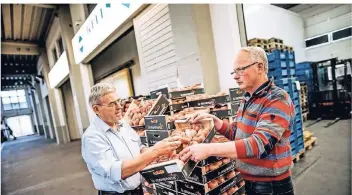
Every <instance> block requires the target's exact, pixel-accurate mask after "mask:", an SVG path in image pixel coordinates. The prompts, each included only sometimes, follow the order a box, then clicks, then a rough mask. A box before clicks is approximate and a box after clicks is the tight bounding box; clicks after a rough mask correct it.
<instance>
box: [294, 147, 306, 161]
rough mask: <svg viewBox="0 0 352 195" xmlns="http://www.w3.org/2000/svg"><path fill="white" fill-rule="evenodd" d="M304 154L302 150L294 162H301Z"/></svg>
mask: <svg viewBox="0 0 352 195" xmlns="http://www.w3.org/2000/svg"><path fill="white" fill-rule="evenodd" d="M304 153H305V150H304V149H302V150H301V151H300V152H298V153H297V154H296V156H294V157H293V159H292V161H293V162H294V163H297V162H299V161H300V160H301V159H302V158H303V157H304Z"/></svg>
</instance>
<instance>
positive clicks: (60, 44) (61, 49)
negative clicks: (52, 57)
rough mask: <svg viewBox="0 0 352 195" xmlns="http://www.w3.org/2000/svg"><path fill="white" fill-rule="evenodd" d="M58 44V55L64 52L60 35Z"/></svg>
mask: <svg viewBox="0 0 352 195" xmlns="http://www.w3.org/2000/svg"><path fill="white" fill-rule="evenodd" d="M58 44H59V48H60V56H61V54H62V53H64V51H65V50H64V43H63V42H62V37H60V39H59V41H58Z"/></svg>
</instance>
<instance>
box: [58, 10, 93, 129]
mask: <svg viewBox="0 0 352 195" xmlns="http://www.w3.org/2000/svg"><path fill="white" fill-rule="evenodd" d="M82 15H83V14H82V13H81V11H77V12H74V13H73V16H74V18H82V17H83V16H82ZM82 19H84V18H82ZM84 20H85V19H84ZM59 22H60V29H61V35H62V40H63V42H64V45H65V50H66V55H67V59H68V64H69V68H70V82H71V88H72V94H73V102H74V106H75V111H76V112H75V115H76V119H77V120H76V121H77V124H78V129H79V133H80V134H81V135H82V134H83V132H84V131H85V130H86V129H87V128H88V126H89V125H90V121H91V117H90V114H89V112H91V109H90V107H89V106H88V94H89V91H90V88H91V86H92V85H93V76H92V71H91V67H90V65H83V64H76V63H75V60H74V54H73V49H72V42H71V41H72V39H73V37H74V30H73V25H72V18H71V13H70V7H69V5H60V7H59ZM78 98H79V99H78Z"/></svg>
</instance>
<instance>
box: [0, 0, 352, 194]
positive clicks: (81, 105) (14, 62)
mask: <svg viewBox="0 0 352 195" xmlns="http://www.w3.org/2000/svg"><path fill="white" fill-rule="evenodd" d="M123 9H127V10H128V11H122V12H121V14H120V15H121V16H116V15H114V14H113V13H114V12H115V13H116V10H119V11H120V10H123ZM103 14H104V15H103ZM1 16H2V19H1V20H2V21H1V22H2V26H1V118H2V132H1V155H2V158H1V194H5V195H21V194H26V195H32V194H33V195H39V194H50V195H56V194H57V195H61V194H68V195H69V194H72V195H74V194H82V195H83V194H84V195H93V194H97V190H96V189H95V187H94V184H93V181H92V177H91V174H90V173H89V171H88V169H87V165H86V164H85V162H84V160H83V158H82V154H81V139H82V136H83V134H84V132H85V131H86V129H87V128H88V127H89V125H90V124H91V123H92V121H93V117H94V116H95V114H94V112H93V111H92V110H91V107H90V105H89V103H88V96H89V91H90V88H91V87H92V86H93V85H94V84H97V83H102V82H106V83H111V84H113V85H114V86H115V87H116V88H117V89H118V94H119V96H120V98H122V99H123V100H124V101H123V102H124V105H123V106H124V113H123V114H124V115H125V116H126V117H127V116H128V113H129V112H131V111H130V110H129V107H128V105H133V104H135V102H142V104H143V102H146V103H149V102H153V103H151V105H153V106H154V104H155V105H157V104H158V102H159V101H161V99H163V98H164V97H165V98H166V99H167V100H166V101H167V102H168V105H167V107H168V108H167V109H166V110H163V112H162V113H159V114H158V115H168V117H170V118H173V117H174V118H177V117H176V116H179V113H180V112H187V109H188V111H189V112H190V108H192V109H193V108H194V107H197V108H199V107H202V108H206V109H209V111H210V113H212V114H215V115H217V116H218V117H219V118H221V119H222V120H226V121H233V118H234V115H235V114H236V111H237V110H236V109H238V103H239V99H241V98H243V96H242V95H243V94H242V95H241V94H240V95H238V94H237V95H236V93H234V92H236V91H237V89H238V84H237V83H236V82H235V80H234V79H233V77H232V76H231V75H230V72H231V71H233V58H234V56H235V53H236V52H238V51H239V49H240V48H241V47H244V46H256V47H261V48H263V49H264V50H265V51H266V53H267V58H268V62H269V73H268V75H269V76H270V77H272V78H273V79H274V82H275V84H276V85H277V86H279V87H280V88H282V89H284V90H285V91H287V92H288V94H289V95H290V98H291V99H292V100H293V103H294V105H295V112H296V115H295V124H297V125H296V126H295V127H294V130H293V131H292V136H291V137H290V145H291V150H292V151H291V153H292V158H293V162H294V165H293V167H292V170H291V171H292V178H293V183H294V191H295V194H298V195H315V194H317V195H318V194H341V195H345V194H346V195H347V194H351V189H352V188H351V175H352V168H351V129H352V128H351V113H352V111H351V110H352V108H351V101H352V98H351V97H352V94H351V88H352V87H351V69H352V55H351V54H352V5H350V4H202V5H199V4H142V3H131V4H119V3H98V4H1ZM103 16H104V17H103ZM116 18H118V19H116ZM115 19H116V20H115ZM106 21H108V22H106ZM189 93H191V95H189ZM160 94H162V95H160ZM215 94H216V95H215ZM130 107H132V106H130ZM152 108H153V107H152ZM224 110H226V112H222V111H224ZM148 112H149V111H148ZM147 115H148V114H146V113H144V115H143V116H142V117H140V118H138V119H136V120H134V119H133V120H132V118H128V117H127V119H126V120H129V122H130V125H131V126H132V127H133V128H134V130H136V132H137V133H138V134H139V135H140V138H141V140H142V141H143V140H144V141H145V144H146V145H149V146H151V145H152V144H151V138H148V129H147V125H146V124H144V121H145V120H146V119H145V117H147ZM142 119H143V122H142ZM167 130H168V129H167ZM158 135H159V134H158ZM239 183H240V182H237V184H236V185H237V186H238V188H239V190H240V189H242V188H241V186H239V185H240V184H239ZM158 188H159V189H163V190H165V186H158V185H153V187H151V186H147V185H145V186H143V190H144V191H145V193H144V194H145V195H147V194H158V191H157V190H158ZM168 190H169V189H168ZM170 193H173V194H176V193H178V194H180V195H182V194H183V193H179V192H176V191H173V190H172V191H171V192H170ZM243 194H244V193H243Z"/></svg>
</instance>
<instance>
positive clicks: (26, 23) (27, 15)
mask: <svg viewBox="0 0 352 195" xmlns="http://www.w3.org/2000/svg"><path fill="white" fill-rule="evenodd" d="M32 14H33V5H32V4H26V5H25V7H24V17H23V28H22V38H23V40H28V39H29V29H30V27H31V20H32Z"/></svg>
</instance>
